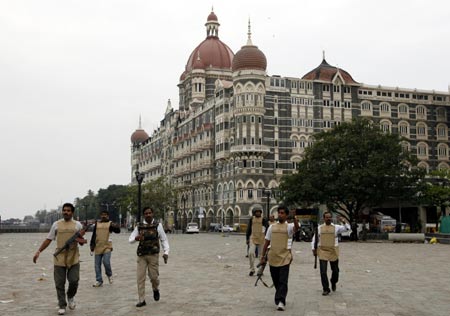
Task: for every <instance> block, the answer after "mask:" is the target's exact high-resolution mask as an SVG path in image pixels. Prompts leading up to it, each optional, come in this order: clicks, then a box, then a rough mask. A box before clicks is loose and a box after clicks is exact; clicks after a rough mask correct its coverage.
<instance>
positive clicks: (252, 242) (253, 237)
mask: <svg viewBox="0 0 450 316" xmlns="http://www.w3.org/2000/svg"><path fill="white" fill-rule="evenodd" d="M261 215H262V206H261V205H256V206H255V207H254V208H253V216H252V217H251V218H250V221H249V222H248V225H247V233H246V239H247V245H249V246H250V247H249V250H248V258H249V261H250V272H249V274H248V275H249V276H253V275H254V274H255V257H256V254H255V251H256V252H257V254H261V251H262V246H263V245H264V233H265V232H266V227H267V220H266V219H265V218H262V216H261Z"/></svg>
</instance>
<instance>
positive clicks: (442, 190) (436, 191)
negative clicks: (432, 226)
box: [420, 169, 450, 231]
mask: <svg viewBox="0 0 450 316" xmlns="http://www.w3.org/2000/svg"><path fill="white" fill-rule="evenodd" d="M420 197H421V202H422V204H424V205H432V206H436V208H437V212H438V214H437V215H438V217H439V211H440V213H441V214H440V215H441V216H444V215H445V208H446V207H448V206H450V170H446V169H445V170H435V171H432V172H431V173H430V175H429V176H428V177H426V178H425V181H424V185H423V187H422V191H421V195H420ZM438 225H439V223H438V222H436V231H437V229H438Z"/></svg>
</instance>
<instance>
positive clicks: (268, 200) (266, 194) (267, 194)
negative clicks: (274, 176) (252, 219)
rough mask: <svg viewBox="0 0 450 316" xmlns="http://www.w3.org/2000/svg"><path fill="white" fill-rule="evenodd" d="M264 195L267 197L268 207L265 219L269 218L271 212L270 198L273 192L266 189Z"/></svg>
mask: <svg viewBox="0 0 450 316" xmlns="http://www.w3.org/2000/svg"><path fill="white" fill-rule="evenodd" d="M263 194H264V195H265V196H266V198H267V206H266V214H265V218H269V211H270V196H271V194H272V190H271V189H264V190H263Z"/></svg>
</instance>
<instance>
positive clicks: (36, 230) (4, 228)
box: [0, 226, 50, 234]
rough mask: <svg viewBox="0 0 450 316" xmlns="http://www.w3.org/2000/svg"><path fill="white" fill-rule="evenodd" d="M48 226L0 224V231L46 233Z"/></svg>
mask: <svg viewBox="0 0 450 316" xmlns="http://www.w3.org/2000/svg"><path fill="white" fill-rule="evenodd" d="M49 230H50V227H27V226H2V227H1V228H0V234H1V233H48V232H49Z"/></svg>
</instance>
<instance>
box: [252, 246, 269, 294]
mask: <svg viewBox="0 0 450 316" xmlns="http://www.w3.org/2000/svg"><path fill="white" fill-rule="evenodd" d="M267 252H268V251H267ZM264 258H265V259H266V260H265V261H264V262H265V263H264V264H261V262H260V263H258V264H257V266H256V267H257V268H258V272H256V276H257V277H258V278H256V282H255V286H257V285H258V282H259V281H260V280H261V282H262V284H264V286H265V287H267V288H271V287H273V284H272V285H271V286H269V285H267V283H266V282H264V280H263V279H262V276H263V273H264V269H265V268H266V265H267V253H266V255H265V256H264Z"/></svg>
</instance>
